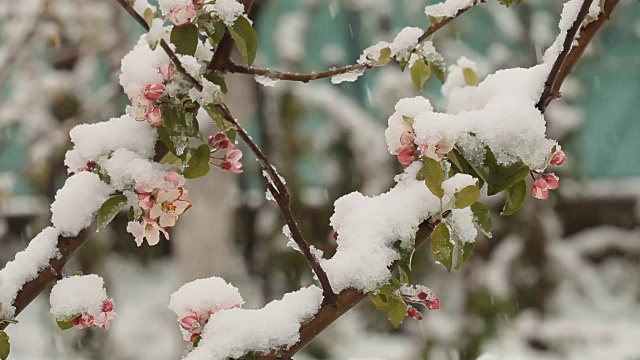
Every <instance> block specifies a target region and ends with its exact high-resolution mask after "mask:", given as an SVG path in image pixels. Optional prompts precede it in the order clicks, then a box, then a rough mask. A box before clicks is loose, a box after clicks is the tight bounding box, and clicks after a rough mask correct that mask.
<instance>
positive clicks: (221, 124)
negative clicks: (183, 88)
mask: <svg viewBox="0 0 640 360" xmlns="http://www.w3.org/2000/svg"><path fill="white" fill-rule="evenodd" d="M204 110H205V111H206V112H207V114H208V115H209V117H210V118H211V120H213V122H214V123H215V124H216V126H217V127H218V129H220V130H221V131H225V130H227V128H228V127H229V126H228V125H227V123H226V122H225V120H224V116H222V114H221V113H220V111H218V109H217V108H216V106H215V105H214V104H208V105H205V106H204Z"/></svg>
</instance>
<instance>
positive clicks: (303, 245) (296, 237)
mask: <svg viewBox="0 0 640 360" xmlns="http://www.w3.org/2000/svg"><path fill="white" fill-rule="evenodd" d="M116 1H117V2H118V3H119V4H120V5H121V6H122V7H123V8H124V9H125V10H126V11H127V12H128V13H129V14H131V16H132V17H133V18H134V19H135V20H136V21H137V22H138V23H139V24H140V25H142V27H144V28H145V29H146V30H147V31H148V30H149V26H148V24H147V22H146V21H145V20H144V18H143V17H142V16H140V14H138V13H137V12H136V11H135V10H134V9H133V7H132V6H131V5H129V3H128V2H127V1H126V0H116ZM251 3H252V1H250V0H246V1H245V9H247V6H248V7H249V8H250V7H251ZM223 40H224V39H223ZM162 44H166V43H165V42H164V41H162V42H161V45H162ZM162 48H163V49H164V51H165V52H166V53H167V55H168V56H169V58H171V60H172V61H173V63H174V64H175V66H176V69H177V70H178V71H179V72H180V73H182V74H183V75H184V76H185V77H186V78H187V79H188V80H189V82H191V83H192V84H193V85H194V86H195V87H196V88H197V89H198V90H202V84H200V82H199V81H198V80H196V79H195V78H193V77H192V76H191V75H189V74H188V73H187V72H186V70H185V69H184V66H183V65H182V63H181V62H180V59H179V58H178V57H177V56H176V54H175V52H174V51H173V50H172V49H171V48H170V47H169V46H168V45H167V46H166V47H165V46H162ZM218 51H220V50H217V51H216V53H218ZM221 56H222V55H221ZM226 56H228V54H226ZM215 58H216V56H215V54H214V59H212V61H213V60H215ZM225 61H226V60H225ZM216 109H217V110H218V111H219V112H220V113H221V114H222V115H223V116H224V118H225V119H226V120H227V121H228V122H229V123H231V124H232V125H233V127H234V128H235V129H236V131H237V133H238V136H239V137H240V138H241V139H242V141H244V142H245V143H246V144H247V146H248V147H249V149H251V151H252V152H253V153H254V155H255V156H256V158H257V159H258V162H259V163H260V166H261V167H262V169H263V170H264V171H265V172H266V173H267V175H268V176H269V180H270V182H269V183H268V184H267V188H268V189H269V192H270V193H271V195H273V197H274V199H275V200H276V203H277V204H278V206H279V207H280V212H281V213H282V215H283V217H284V219H285V221H286V223H287V226H288V227H289V230H290V231H291V237H292V238H293V241H295V242H296V244H297V245H298V247H299V248H300V251H301V252H302V254H303V255H304V257H305V258H306V260H307V263H308V264H309V266H310V267H311V269H312V270H313V272H314V273H315V274H316V276H317V277H318V281H319V282H320V285H321V286H322V291H323V296H324V300H325V302H327V303H329V304H334V303H335V300H336V294H335V293H334V292H333V290H332V289H331V284H330V282H329V278H328V277H327V274H326V273H325V271H324V269H323V268H322V266H321V265H320V262H319V260H318V259H317V258H316V257H315V256H314V255H313V253H312V252H311V248H310V247H309V244H308V243H307V241H306V240H305V238H304V235H302V231H301V230H300V227H299V226H298V223H297V222H296V220H295V217H294V216H293V213H292V212H291V196H290V194H289V191H288V190H287V187H286V186H285V184H284V182H283V181H282V180H281V179H280V176H279V175H278V173H277V172H276V170H275V168H274V167H273V165H271V163H270V162H269V159H267V157H266V156H265V155H264V153H263V152H262V151H261V150H260V148H259V147H258V145H257V144H256V143H255V142H254V141H253V140H252V139H251V136H249V134H248V133H247V131H246V130H245V129H244V128H243V127H242V126H241V125H240V124H239V123H238V122H237V121H236V119H235V118H234V117H233V115H231V113H230V112H229V110H228V109H227V108H226V107H225V106H223V105H216Z"/></svg>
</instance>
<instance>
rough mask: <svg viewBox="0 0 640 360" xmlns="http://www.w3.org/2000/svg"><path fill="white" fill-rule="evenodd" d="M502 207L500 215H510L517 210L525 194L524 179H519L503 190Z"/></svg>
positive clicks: (525, 185) (525, 184)
mask: <svg viewBox="0 0 640 360" xmlns="http://www.w3.org/2000/svg"><path fill="white" fill-rule="evenodd" d="M504 195H505V199H504V208H503V209H502V212H501V213H500V215H511V214H513V213H514V212H516V211H518V209H520V207H522V204H523V203H524V199H525V197H526V196H527V183H526V182H525V181H524V180H520V181H519V182H517V183H516V184H515V185H513V186H511V187H510V188H508V189H507V191H505V192H504Z"/></svg>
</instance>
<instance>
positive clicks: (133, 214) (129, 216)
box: [127, 206, 136, 221]
mask: <svg viewBox="0 0 640 360" xmlns="http://www.w3.org/2000/svg"><path fill="white" fill-rule="evenodd" d="M127 219H129V221H133V220H135V219H136V212H135V210H133V206H130V207H129V212H128V213H127Z"/></svg>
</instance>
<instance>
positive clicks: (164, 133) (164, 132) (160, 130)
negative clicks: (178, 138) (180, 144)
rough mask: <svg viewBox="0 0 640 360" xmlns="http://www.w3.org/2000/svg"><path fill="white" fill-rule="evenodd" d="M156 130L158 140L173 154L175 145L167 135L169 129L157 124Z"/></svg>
mask: <svg viewBox="0 0 640 360" xmlns="http://www.w3.org/2000/svg"><path fill="white" fill-rule="evenodd" d="M156 131H157V132H158V137H159V138H160V140H161V141H162V142H163V143H164V144H165V145H166V146H167V149H169V151H170V152H172V153H173V154H175V153H176V146H175V144H174V143H173V141H172V140H171V137H170V136H169V130H168V129H167V128H166V127H165V126H158V127H156Z"/></svg>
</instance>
